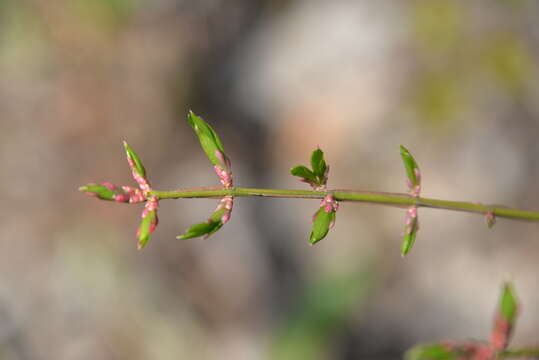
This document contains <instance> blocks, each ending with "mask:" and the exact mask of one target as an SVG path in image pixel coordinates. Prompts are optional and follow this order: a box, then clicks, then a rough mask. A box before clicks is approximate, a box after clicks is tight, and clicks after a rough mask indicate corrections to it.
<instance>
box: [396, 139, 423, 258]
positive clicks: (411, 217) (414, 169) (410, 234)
mask: <svg viewBox="0 0 539 360" xmlns="http://www.w3.org/2000/svg"><path fill="white" fill-rule="evenodd" d="M400 154H401V158H402V162H403V164H404V168H405V170H406V176H407V179H406V184H407V186H408V192H409V194H410V196H412V197H415V198H417V197H419V194H420V192H421V172H420V171H419V166H418V165H417V162H416V161H415V159H414V157H413V156H412V154H411V153H410V151H408V149H406V148H405V147H404V146H402V145H401V146H400ZM404 223H405V225H404V239H403V241H402V245H401V255H402V256H405V255H406V254H408V253H409V252H410V250H411V249H412V246H413V245H414V242H415V238H416V235H417V231H418V230H419V220H418V217H417V206H415V205H412V206H410V207H409V208H408V209H407V210H406V215H405V218H404Z"/></svg>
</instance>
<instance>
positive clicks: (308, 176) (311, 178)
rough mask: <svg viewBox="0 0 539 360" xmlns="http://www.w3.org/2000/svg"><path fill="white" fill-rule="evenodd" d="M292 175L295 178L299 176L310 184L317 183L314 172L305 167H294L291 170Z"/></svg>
mask: <svg viewBox="0 0 539 360" xmlns="http://www.w3.org/2000/svg"><path fill="white" fill-rule="evenodd" d="M290 173H291V174H292V175H293V176H297V177H300V178H302V179H305V180H306V181H307V182H308V183H315V182H316V177H315V175H314V174H313V172H312V171H311V170H309V169H307V167H305V166H303V165H299V166H296V167H293V168H292V169H290Z"/></svg>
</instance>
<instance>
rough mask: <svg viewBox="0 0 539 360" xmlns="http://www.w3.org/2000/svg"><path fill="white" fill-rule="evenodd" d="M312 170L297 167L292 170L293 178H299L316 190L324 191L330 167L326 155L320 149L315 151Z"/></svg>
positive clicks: (312, 158) (312, 157)
mask: <svg viewBox="0 0 539 360" xmlns="http://www.w3.org/2000/svg"><path fill="white" fill-rule="evenodd" d="M311 166H312V170H311V169H309V168H307V167H306V166H302V165H300V166H296V167H293V168H292V169H291V170H290V173H291V174H292V175H293V176H298V177H300V178H301V181H304V182H306V183H308V184H309V185H311V186H312V187H313V188H314V189H317V190H320V189H324V188H325V185H326V183H327V180H328V179H327V172H328V166H327V164H326V161H325V160H324V153H323V151H322V150H320V149H316V150H315V151H313V153H312V155H311Z"/></svg>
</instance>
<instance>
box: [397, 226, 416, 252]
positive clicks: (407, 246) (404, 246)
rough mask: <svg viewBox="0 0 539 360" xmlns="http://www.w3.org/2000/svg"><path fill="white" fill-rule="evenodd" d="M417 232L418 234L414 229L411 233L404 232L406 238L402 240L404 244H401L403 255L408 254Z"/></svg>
mask: <svg viewBox="0 0 539 360" xmlns="http://www.w3.org/2000/svg"><path fill="white" fill-rule="evenodd" d="M416 234H417V230H414V231H413V232H412V233H411V234H404V239H403V240H402V245H401V255H402V256H405V255H407V254H408V253H409V252H410V250H411V249H412V246H414V242H415V237H416Z"/></svg>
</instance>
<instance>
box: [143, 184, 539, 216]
mask: <svg viewBox="0 0 539 360" xmlns="http://www.w3.org/2000/svg"><path fill="white" fill-rule="evenodd" d="M328 194H332V195H333V197H334V198H335V199H336V200H337V201H354V202H365V203H371V204H381V205H389V206H396V207H408V206H412V205H414V206H417V207H426V208H434V209H445V210H453V211H464V212H472V213H478V214H483V215H484V214H486V213H487V212H491V213H493V214H494V215H495V216H496V217H500V218H509V219H516V220H528V221H539V212H538V211H527V210H521V209H515V208H510V207H506V206H502V205H483V204H479V203H472V202H465V201H448V200H438V199H431V198H424V197H412V196H410V195H408V194H404V193H386V192H370V191H361V190H326V191H314V190H281V189H256V188H243V187H235V188H231V189H224V188H221V187H206V188H189V189H178V190H175V191H157V190H153V191H150V192H149V195H153V196H157V197H158V198H159V199H179V198H220V197H223V196H226V195H231V196H235V197H240V196H264V197H275V198H300V199H323V198H324V197H325V196H326V195H328Z"/></svg>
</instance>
